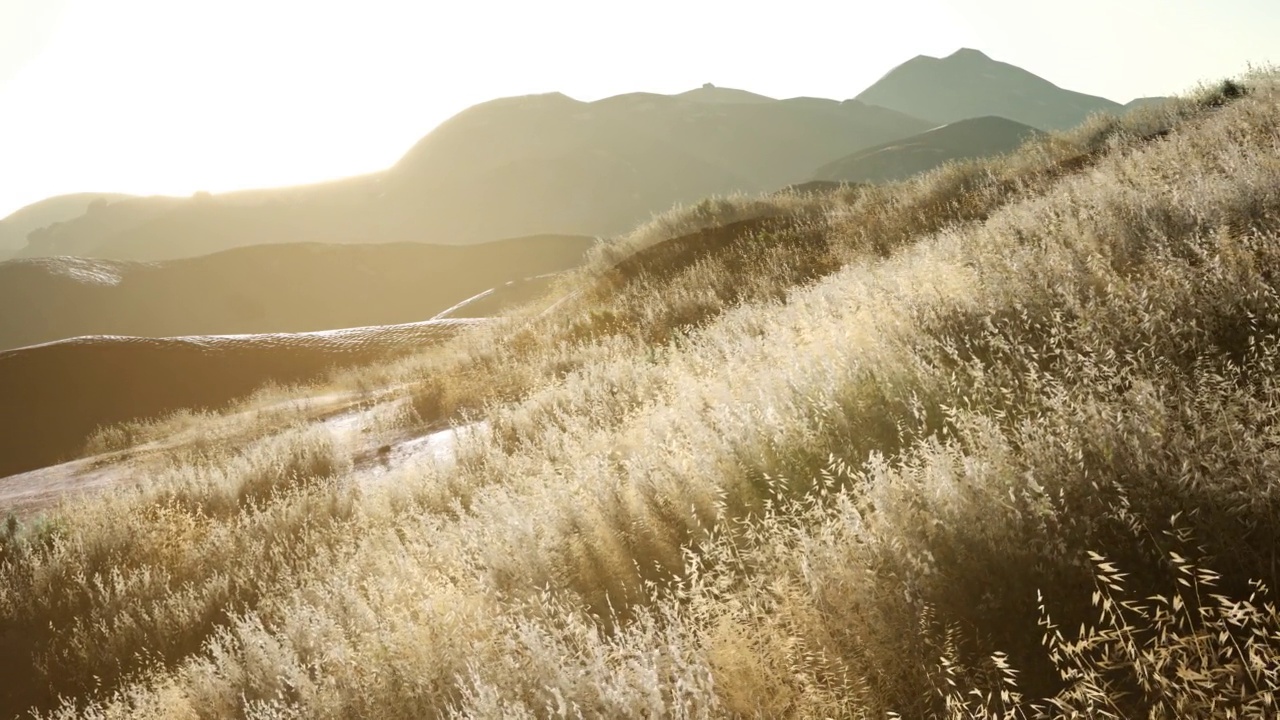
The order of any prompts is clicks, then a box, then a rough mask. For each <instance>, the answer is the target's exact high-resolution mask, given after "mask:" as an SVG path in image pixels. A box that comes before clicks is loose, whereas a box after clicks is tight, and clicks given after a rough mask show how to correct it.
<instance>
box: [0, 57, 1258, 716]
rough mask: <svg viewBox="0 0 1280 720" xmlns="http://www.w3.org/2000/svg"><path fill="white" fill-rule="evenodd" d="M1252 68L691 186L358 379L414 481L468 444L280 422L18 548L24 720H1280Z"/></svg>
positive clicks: (15, 652)
mask: <svg viewBox="0 0 1280 720" xmlns="http://www.w3.org/2000/svg"><path fill="white" fill-rule="evenodd" d="M1248 86H1249V88H1250V92H1249V94H1248V95H1247V96H1245V97H1243V98H1241V97H1238V96H1239V93H1236V92H1234V91H1233V89H1232V88H1229V87H1224V88H1222V89H1220V90H1219V91H1216V92H1204V93H1199V94H1197V95H1196V96H1194V97H1191V98H1187V99H1185V100H1179V101H1177V102H1175V103H1174V104H1172V105H1171V106H1170V107H1168V108H1166V109H1164V110H1161V111H1160V112H1158V113H1154V114H1151V115H1146V114H1144V115H1143V116H1142V117H1129V118H1126V119H1124V120H1121V121H1118V122H1095V123H1092V124H1090V125H1088V126H1085V127H1082V128H1080V129H1079V130H1077V131H1073V132H1071V133H1067V134H1064V135H1062V136H1059V137H1054V138H1052V139H1051V140H1043V141H1039V142H1037V143H1034V144H1033V145H1032V146H1030V147H1027V148H1024V149H1023V150H1021V151H1019V152H1018V153H1015V154H1014V155H1012V156H1010V157H1002V158H998V159H989V160H985V161H980V162H976V163H973V164H962V165H956V166H951V167H947V168H944V169H940V170H937V171H934V172H932V173H929V174H927V175H926V176H924V177H921V178H920V179H919V180H918V181H917V182H911V183H903V184H899V185H891V186H871V187H854V188H837V189H834V190H832V191H831V192H826V193H808V194H804V195H801V194H797V193H786V194H784V195H783V196H779V197H777V198H773V199H765V200H752V201H749V202H748V201H741V205H740V206H737V207H736V210H737V211H739V212H738V213H737V215H741V214H742V211H743V206H748V205H750V204H751V203H758V206H757V207H758V209H760V210H762V212H761V213H760V215H762V217H754V218H742V217H737V216H736V215H735V213H734V210H735V207H734V206H733V204H732V203H715V202H712V203H707V204H705V205H703V204H700V205H699V206H698V207H697V208H692V209H689V210H687V211H685V212H684V213H681V214H679V215H678V216H674V217H671V218H667V219H666V220H665V221H664V222H658V223H653V224H650V225H648V226H646V227H645V228H641V229H639V230H637V231H636V232H635V233H634V234H632V235H630V236H628V237H627V238H625V239H623V240H621V241H620V242H619V248H617V249H618V251H619V253H620V254H621V255H622V256H623V257H622V258H621V259H620V260H619V261H617V262H614V261H613V258H614V257H615V256H614V254H613V253H610V252H605V251H601V252H600V253H599V254H598V255H594V256H593V260H592V263H591V265H590V266H589V268H588V269H586V270H584V271H583V272H582V273H581V274H580V275H578V276H577V277H576V279H575V282H576V286H575V287H576V291H575V292H574V293H573V294H571V295H570V296H568V297H567V298H565V300H564V301H563V302H560V303H558V304H556V305H554V306H552V307H551V308H550V309H549V310H547V311H546V312H542V313H540V314H537V315H533V314H532V313H531V314H530V316H529V322H527V323H522V324H521V325H520V326H518V327H513V326H500V325H486V326H482V327H478V328H476V329H475V330H474V331H470V332H467V333H465V334H462V335H460V336H459V337H458V338H456V339H455V340H453V341H451V342H448V343H444V344H441V345H437V346H433V347H431V348H428V349H425V350H424V351H423V352H421V353H419V354H417V355H416V356H414V357H410V358H405V359H402V360H400V361H398V362H396V363H394V364H390V365H381V366H377V367H370V368H360V369H355V370H352V371H351V374H350V375H349V376H348V377H347V378H346V381H347V382H356V381H363V382H366V383H372V384H374V385H375V386H376V387H378V388H381V389H385V392H386V396H385V397H380V398H375V400H374V401H371V403H372V402H385V403H387V406H388V407H384V408H383V409H388V408H389V406H390V405H391V404H392V403H407V404H410V405H412V406H413V407H414V408H415V411H416V415H417V416H418V418H419V423H418V425H416V426H414V425H412V424H411V423H401V424H399V425H398V426H397V427H395V428H393V429H392V430H394V432H392V431H390V430H388V431H387V432H385V433H383V434H379V431H378V430H377V429H376V428H373V426H372V425H373V424H372V423H371V424H370V431H369V433H368V435H369V436H371V437H372V438H373V441H374V442H382V443H385V446H386V447H387V448H388V453H387V456H388V457H390V456H392V455H395V456H396V457H397V458H401V457H402V455H401V454H400V453H401V451H403V450H404V449H405V446H406V445H408V444H409V443H410V442H414V441H422V440H425V439H428V438H430V437H431V436H432V435H433V434H434V433H435V432H436V431H438V430H439V429H440V427H441V425H443V424H446V423H459V424H462V423H466V424H467V427H469V428H471V429H473V430H474V432H468V433H466V434H465V437H466V438H467V439H466V440H465V441H459V442H457V443H456V445H455V446H454V448H453V449H452V452H451V453H450V454H449V456H448V457H444V458H441V457H436V456H429V455H427V454H426V453H424V454H423V455H421V456H419V457H417V458H416V459H415V460H414V461H412V462H405V463H404V464H401V465H399V466H398V467H399V469H398V470H394V471H389V472H384V473H375V472H374V471H373V469H372V468H369V467H363V466H361V465H360V464H359V463H356V462H354V459H353V454H354V449H353V446H352V445H351V444H349V443H348V442H347V441H346V440H344V438H343V436H342V435H340V434H338V433H335V432H331V431H330V429H329V427H328V426H326V425H325V424H323V423H320V422H318V421H316V422H313V423H312V424H309V425H300V424H295V425H294V426H292V427H287V428H283V429H281V428H273V429H269V431H264V432H263V434H262V435H261V436H260V437H257V438H243V439H242V441H241V442H237V443H235V444H234V445H232V446H230V447H215V448H207V447H188V448H175V449H174V451H173V452H172V453H170V454H169V455H167V456H166V459H167V461H168V463H167V465H166V464H164V463H159V464H157V465H156V466H155V467H154V468H153V469H152V470H150V471H148V472H147V473H145V474H144V473H141V472H139V473H138V474H137V475H136V477H137V481H138V487H136V488H118V489H117V490H115V491H114V492H107V493H101V494H98V495H96V496H94V497H93V498H92V500H91V501H89V502H83V501H82V502H77V503H75V504H72V505H69V506H67V507H65V508H60V509H58V510H57V511H54V512H52V513H50V514H49V515H47V516H45V517H43V518H40V519H37V520H32V521H29V522H28V521H23V522H17V523H13V524H12V525H11V526H10V527H9V528H8V529H6V530H5V532H4V535H3V540H2V542H0V558H2V561H0V643H2V644H3V647H5V648H6V652H5V653H2V654H0V675H3V676H4V677H5V678H6V679H7V680H8V682H6V683H4V684H0V712H3V713H4V714H18V713H19V712H25V711H26V709H27V708H28V707H30V706H35V707H36V709H37V710H42V711H44V712H45V714H46V715H52V714H54V713H57V716H60V717H76V716H83V717H93V718H125V717H129V718H142V719H146V718H162V717H164V718H169V717H175V716H179V717H227V716H232V717H254V716H261V717H376V718H421V717H441V716H457V717H512V716H514V717H540V716H544V715H558V714H563V715H577V714H581V715H582V716H584V717H585V716H601V717H637V718H638V717H667V716H676V717H693V718H710V717H782V718H791V717H794V718H807V717H887V716H897V717H911V718H943V717H950V718H956V717H959V718H964V717H984V718H985V717H1039V716H1059V715H1060V716H1066V717H1126V718H1128V717H1135V718H1140V717H1146V718H1174V717H1242V716H1244V717H1258V718H1263V717H1269V716H1271V715H1273V714H1274V713H1273V712H1272V711H1273V709H1274V707H1275V696H1276V694H1277V693H1280V681H1278V680H1277V673H1276V669H1277V668H1280V640H1278V639H1277V638H1280V612H1278V611H1277V609H1276V599H1275V598H1276V595H1275V592H1276V590H1275V587H1276V579H1277V578H1276V574H1277V568H1278V567H1280V545H1278V544H1277V543H1276V541H1275V540H1276V538H1277V537H1280V489H1278V488H1277V482H1276V469H1277V468H1278V467H1280V441H1278V440H1277V438H1280V380H1278V378H1280V275H1277V273H1276V272H1274V268H1275V267H1277V266H1278V265H1280V195H1278V194H1277V193H1276V192H1275V188H1276V187H1277V186H1280V162H1277V159H1278V158H1280V135H1277V132H1276V128H1277V127H1280V78H1276V77H1274V76H1263V77H1253V78H1250V79H1249V83H1248ZM726 206H728V207H726ZM717 213H718V216H717V217H712V216H716V215H717ZM735 217H736V219H733V218H735ZM714 219H719V220H721V222H719V223H717V224H710V225H707V224H706V222H707V221H708V220H714ZM670 228H682V230H680V231H677V232H667V229H670ZM690 228H692V229H690ZM325 391H326V390H325V389H321V390H317V392H321V393H323V392H325ZM301 399H302V398H301V397H299V400H301ZM377 409H378V408H377V407H374V408H370V410H369V412H370V413H371V414H373V413H374V412H375V411H376V410H377ZM239 417H241V415H235V416H228V417H224V418H218V419H216V420H210V421H209V422H211V423H214V424H215V425H216V424H217V423H222V422H235V420H236V418H239ZM311 420H317V419H315V418H311ZM304 421H305V419H303V420H300V422H304ZM250 429H252V428H250ZM408 429H413V430H414V431H415V432H416V433H417V434H418V437H417V438H414V440H410V441H405V442H401V439H402V436H403V434H404V433H405V432H406V431H407V430H408ZM393 444H394V445H395V447H392V445H393ZM417 447H422V445H421V444H420V445H418V446H417ZM107 461H110V459H107ZM33 659H34V662H33Z"/></svg>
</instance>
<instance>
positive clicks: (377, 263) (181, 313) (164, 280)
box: [0, 235, 595, 350]
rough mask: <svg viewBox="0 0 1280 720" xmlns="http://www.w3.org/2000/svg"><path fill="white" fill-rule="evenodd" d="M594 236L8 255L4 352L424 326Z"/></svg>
mask: <svg viewBox="0 0 1280 720" xmlns="http://www.w3.org/2000/svg"><path fill="white" fill-rule="evenodd" d="M594 243H595V240H594V238H589V237H580V236H561V235H543V236H534V237H523V238H514V239H508V240H502V241H497V242H489V243H482V244H477V245H471V246H448V245H443V246H442V245H427V244H421V243H395V244H379V245H329V244H320V243H291V244H270V245H261V246H256V247H244V248H236V249H232V250H226V251H223V252H219V253H214V254H211V255H205V256H200V257H195V258H184V259H179V260H171V261H165V262H153V263H141V262H136V261H120V260H100V259H89V258H72V257H55V258H33V259H20V260H10V261H8V262H0V307H5V308H22V309H23V310H21V311H10V312H5V313H2V314H0V350H4V349H9V348H17V347H22V346H27V345H34V344H37V343H44V342H50V341H55V340H62V339H65V338H72V337H77V336H81V335H126V336H139V337H150V338H157V337H169V336H177V335H223V334H243V333H281V332H288V333H296V332H306V331H314V330H327V329H330V328H338V327H357V326H370V325H388V324H394V323H408V322H415V321H420V320H425V319H427V318H430V317H433V316H435V315H437V314H438V313H440V312H442V311H444V310H446V309H447V308H449V307H451V306H453V305H455V304H456V303H459V302H461V301H463V300H466V299H467V298H470V297H472V296H474V295H476V294H477V293H481V292H484V291H486V290H489V289H491V288H495V287H498V286H502V285H504V284H505V283H512V282H517V281H523V280H525V279H526V278H530V277H532V276H538V275H545V274H547V273H555V272H559V271H562V270H566V269H568V268H571V267H574V266H576V265H578V264H580V263H581V262H582V260H583V256H584V253H585V252H586V251H587V249H588V248H590V247H591V246H592V245H593V244H594ZM534 285H538V284H537V283H535V284H534ZM522 287H523V288H524V290H525V291H524V292H523V294H514V295H513V294H512V293H506V294H504V297H507V298H508V300H515V299H523V298H524V296H527V295H528V294H529V291H530V289H531V288H533V285H528V284H527V283H524V284H522ZM484 307H486V308H488V311H489V312H492V311H494V310H496V309H500V308H497V307H493V303H492V302H490V303H488V304H487V305H485V306H484ZM473 312H474V310H473ZM455 316H457V315H455ZM463 316H464V317H465V315H463Z"/></svg>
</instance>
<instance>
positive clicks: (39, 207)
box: [0, 193, 129, 259]
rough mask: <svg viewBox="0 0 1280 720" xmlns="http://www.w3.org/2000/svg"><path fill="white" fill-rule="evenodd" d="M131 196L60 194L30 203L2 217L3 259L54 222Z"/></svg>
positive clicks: (0, 252) (0, 244)
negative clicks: (36, 232) (29, 236)
mask: <svg viewBox="0 0 1280 720" xmlns="http://www.w3.org/2000/svg"><path fill="white" fill-rule="evenodd" d="M126 197H129V196H128V195H121V194H119V193H78V194H75V195H58V196H55V197H51V198H46V199H44V200H41V201H39V202H36V203H32V204H30V205H27V206H26V207H23V208H20V209H18V210H16V211H14V212H13V213H12V214H10V215H9V216H8V217H6V218H4V219H3V220H0V259H4V258H6V257H9V256H11V255H14V254H16V253H17V252H18V251H19V250H21V249H22V248H23V246H25V245H26V244H27V235H28V234H30V233H31V232H33V231H37V230H40V229H41V228H44V227H48V226H50V225H53V224H55V223H60V222H65V221H67V220H70V219H72V218H75V217H78V216H80V215H83V214H84V213H85V211H88V210H97V209H99V208H100V207H102V206H103V205H105V204H106V203H109V202H113V201H116V200H120V199H123V198H126Z"/></svg>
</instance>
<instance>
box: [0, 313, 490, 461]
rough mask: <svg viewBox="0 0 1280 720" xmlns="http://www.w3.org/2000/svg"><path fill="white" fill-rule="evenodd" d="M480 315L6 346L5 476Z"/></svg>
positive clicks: (440, 336) (397, 348)
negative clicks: (293, 330)
mask: <svg viewBox="0 0 1280 720" xmlns="http://www.w3.org/2000/svg"><path fill="white" fill-rule="evenodd" d="M475 322H480V321H475V320H473V321H466V320H435V321H429V322H420V323H409V324H404V325H389V326H380V327H363V328H350V329H345V330H334V331H327V332H318V333H299V334H284V333H280V334H267V335H231V336H192V337H174V338H160V339H148V338H137V337H114V336H93V337H82V338H75V339H72V340H63V341H59V342H55V343H47V344H44V345H36V346H32V347H26V348H21V349H18V350H9V351H5V352H0V397H3V398H4V399H5V402H4V403H3V404H0V428H3V430H2V431H0V477H3V476H6V475H11V474H14V473H18V472H23V471H26V470H31V469H34V468H38V467H42V466H44V465H49V464H52V463H54V462H57V461H58V460H60V459H65V458H67V457H69V456H71V455H73V454H74V453H76V452H77V451H79V450H80V449H81V447H82V446H83V445H84V442H85V440H86V438H87V437H88V436H89V434H90V433H91V432H93V430H94V429H95V428H97V427H100V426H106V425H113V424H116V423H121V422H125V421H128V420H135V419H141V418H150V417H157V416H159V415H163V414H165V413H168V412H172V411H174V410H178V409H181V408H192V409H194V408H210V409H213V408H220V407H225V406H226V405H228V404H229V403H231V402H232V401H233V400H235V399H237V398H240V397H243V396H245V395H248V394H249V393H251V392H252V391H254V390H255V389H257V388H259V387H261V386H263V385H265V384H267V383H268V382H275V383H279V384H289V383H297V382H305V381H308V380H311V379H313V378H316V377H319V376H320V375H322V374H323V373H325V372H327V371H328V370H329V369H331V368H334V367H342V366H351V365H359V364H362V363H369V362H372V361H375V360H381V359H386V358H390V357H394V356H396V355H401V354H404V353H408V352H413V351H416V350H421V349H422V348H423V347H425V346H427V345H430V344H432V343H436V342H440V341H442V340H444V339H446V338H449V337H451V336H453V335H454V334H455V333H456V332H458V331H459V330H460V329H462V328H465V327H467V326H469V325H471V324H473V323H475Z"/></svg>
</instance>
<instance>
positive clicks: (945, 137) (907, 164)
mask: <svg viewBox="0 0 1280 720" xmlns="http://www.w3.org/2000/svg"><path fill="white" fill-rule="evenodd" d="M1042 134H1043V133H1041V132H1040V131H1039V130H1036V129H1035V128H1033V127H1031V126H1029V125H1023V124H1022V123H1019V122H1014V121H1013V120H1007V119H1005V118H1001V117H994V116H987V117H980V118H972V119H969V120H959V121H957V122H953V123H949V124H947V125H943V126H941V127H937V128H934V129H932V130H929V131H928V132H923V133H920V134H919V135H913V136H912V137H909V138H904V139H902V140H894V141H891V142H888V143H885V144H883V145H877V146H876V147H873V148H868V149H866V150H862V151H860V152H856V153H854V154H852V155H849V156H848V157H843V158H841V159H839V160H836V161H835V162H832V163H828V164H826V165H823V166H822V167H820V168H818V169H817V171H816V172H814V177H815V178H816V179H818V180H827V181H834V182H842V181H843V182H865V183H880V182H891V181H894V180H901V179H903V178H906V177H910V176H911V175H915V174H917V173H922V172H926V171H928V170H932V169H933V168H935V167H938V166H939V165H941V164H943V163H945V162H948V161H951V160H967V159H971V158H980V157H990V156H993V155H1002V154H1004V153H1007V152H1011V151H1013V150H1016V149H1017V148H1018V147H1019V146H1021V145H1022V143H1023V142H1025V141H1026V140H1028V139H1031V138H1034V137H1036V136H1039V135H1042Z"/></svg>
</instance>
